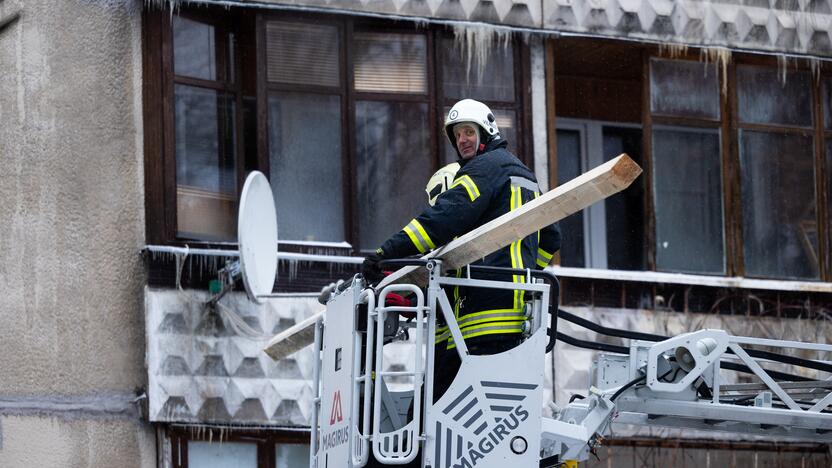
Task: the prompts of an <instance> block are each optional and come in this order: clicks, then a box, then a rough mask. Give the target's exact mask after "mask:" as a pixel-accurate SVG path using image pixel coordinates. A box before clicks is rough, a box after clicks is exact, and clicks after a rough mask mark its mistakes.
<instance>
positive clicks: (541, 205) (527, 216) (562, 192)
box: [265, 154, 641, 359]
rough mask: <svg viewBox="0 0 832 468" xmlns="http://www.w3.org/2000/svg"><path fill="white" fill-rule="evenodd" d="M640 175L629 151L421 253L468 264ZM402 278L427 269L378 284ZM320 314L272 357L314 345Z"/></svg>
mask: <svg viewBox="0 0 832 468" xmlns="http://www.w3.org/2000/svg"><path fill="white" fill-rule="evenodd" d="M639 174H641V168H640V167H639V165H638V164H636V163H635V161H633V160H632V159H630V157H629V156H627V155H626V154H622V155H620V156H618V157H617V158H615V159H612V160H611V161H608V162H606V163H604V164H602V165H600V166H598V167H596V168H595V169H592V170H591V171H589V172H586V173H584V174H582V175H580V176H578V177H576V178H574V179H572V180H571V181H569V182H567V183H565V184H563V185H561V186H560V187H558V188H556V189H554V190H551V191H549V192H547V193H545V194H543V195H541V196H540V197H538V198H536V199H535V200H532V201H531V202H529V203H527V204H525V205H523V206H522V207H520V208H518V209H516V210H514V211H512V212H510V213H506V214H504V215H502V216H500V217H499V218H496V219H494V220H492V221H490V222H488V223H486V224H483V225H482V226H480V227H478V228H476V229H474V230H473V231H471V232H469V233H468V234H465V235H463V236H461V237H459V238H457V239H456V240H453V241H451V242H450V243H448V244H447V245H445V246H444V247H440V248H439V249H436V250H434V251H433V252H431V253H429V254H427V255H425V256H424V257H422V258H426V259H427V258H440V259H442V261H443V266H444V267H445V268H446V269H452V268H459V267H462V266H465V265H468V264H469V263H471V262H473V261H476V260H478V259H480V258H482V257H485V256H486V255H488V254H490V253H492V252H494V251H496V250H498V249H500V248H502V247H505V246H506V245H509V244H511V243H512V242H514V241H515V240H517V239H520V238H523V237H526V236H528V235H531V234H532V233H534V232H537V231H539V230H540V229H542V228H544V227H546V226H548V225H550V224H552V223H555V222H558V221H560V220H561V219H563V218H565V217H567V216H569V215H571V214H573V213H576V212H578V211H580V210H582V209H584V208H586V207H588V206H590V205H592V204H593V203H596V202H598V201H601V200H603V199H605V198H607V197H609V196H610V195H613V194H615V193H617V192H620V191H622V190H624V189H625V188H627V187H628V186H629V185H630V184H631V183H632V182H633V181H634V180H635V179H636V177H638V175H639ZM399 282H406V283H413V284H418V285H421V286H423V285H425V284H426V277H425V270H424V268H420V267H404V268H401V269H399V270H398V271H396V272H394V273H393V274H392V275H390V276H388V277H386V278H385V279H384V280H383V281H381V282H380V283H379V284H378V286H377V289H381V288H383V287H385V286H387V285H389V284H393V283H399ZM321 315H322V314H317V315H313V316H312V317H309V318H308V319H306V320H304V321H303V322H300V323H298V324H297V325H295V326H294V327H292V328H289V329H287V330H285V331H283V332H282V333H280V334H279V335H277V336H275V337H274V338H273V339H272V340H271V341H270V342H269V344H268V345H266V349H265V351H266V353H267V354H268V355H269V356H272V358H274V359H280V358H282V357H285V356H288V355H289V354H291V353H293V352H295V351H297V350H299V349H301V348H303V347H304V346H307V345H309V344H311V343H312V342H313V341H314V337H315V334H314V331H315V327H314V325H315V322H316V321H317V320H318V319H319V318H320V316H321Z"/></svg>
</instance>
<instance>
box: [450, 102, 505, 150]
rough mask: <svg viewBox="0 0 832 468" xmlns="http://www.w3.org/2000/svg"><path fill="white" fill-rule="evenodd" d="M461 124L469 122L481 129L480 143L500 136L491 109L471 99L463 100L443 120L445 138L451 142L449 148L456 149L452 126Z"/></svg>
mask: <svg viewBox="0 0 832 468" xmlns="http://www.w3.org/2000/svg"><path fill="white" fill-rule="evenodd" d="M462 122H470V123H473V124H476V125H477V126H479V127H480V129H482V132H483V134H482V136H483V138H481V140H482V142H483V143H485V142H487V141H490V140H491V139H493V138H494V137H495V136H499V135H500V129H499V128H497V119H496V118H494V114H493V113H492V112H491V109H489V108H488V106H486V105H485V104H483V103H481V102H479V101H475V100H473V99H463V100H461V101H459V102H457V103H456V104H454V106H453V107H451V110H450V112H448V117H447V118H446V119H445V136H446V137H448V141H450V142H451V146H453V147H454V148H456V139H455V138H454V126H455V125H456V124H459V123H462Z"/></svg>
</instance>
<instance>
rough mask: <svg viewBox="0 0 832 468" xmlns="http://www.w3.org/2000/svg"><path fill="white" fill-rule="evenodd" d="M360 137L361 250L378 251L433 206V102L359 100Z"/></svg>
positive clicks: (357, 184) (358, 174)
mask: <svg viewBox="0 0 832 468" xmlns="http://www.w3.org/2000/svg"><path fill="white" fill-rule="evenodd" d="M355 125H356V128H355V139H356V160H357V169H358V171H357V174H356V176H357V180H356V182H357V183H356V186H357V190H358V203H357V204H358V226H359V238H360V239H361V245H360V248H361V249H362V250H374V249H375V248H377V247H378V246H379V245H381V243H382V242H384V241H385V240H386V239H387V238H388V237H389V236H391V235H393V234H394V233H395V232H396V231H397V230H399V229H401V228H402V226H404V225H406V224H407V223H408V222H409V221H410V219H411V218H412V217H413V216H414V215H416V214H418V213H420V212H421V211H422V210H424V209H425V208H426V207H427V196H426V195H425V190H424V189H425V183H426V182H427V180H428V178H429V177H430V175H431V168H432V164H431V161H432V157H431V154H430V151H429V150H428V148H429V142H430V133H429V130H428V106H427V104H413V103H393V102H377V101H359V102H357V103H356V106H355Z"/></svg>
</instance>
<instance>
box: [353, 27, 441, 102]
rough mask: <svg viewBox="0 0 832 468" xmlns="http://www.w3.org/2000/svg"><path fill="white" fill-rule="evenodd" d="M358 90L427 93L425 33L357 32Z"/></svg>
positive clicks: (356, 79)
mask: <svg viewBox="0 0 832 468" xmlns="http://www.w3.org/2000/svg"><path fill="white" fill-rule="evenodd" d="M353 45H354V46H355V55H354V57H353V60H354V63H355V65H354V66H355V69H354V73H355V75H354V82H355V90H356V91H364V92H371V93H409V94H427V92H428V80H427V74H428V72H427V41H426V40H425V36H424V35H421V34H388V33H367V32H365V33H355V35H354V36H353Z"/></svg>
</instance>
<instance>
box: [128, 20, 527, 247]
mask: <svg viewBox="0 0 832 468" xmlns="http://www.w3.org/2000/svg"><path fill="white" fill-rule="evenodd" d="M176 14H177V15H181V16H184V17H187V18H189V19H194V20H196V21H200V22H204V23H210V24H212V25H218V26H219V27H220V28H221V30H227V31H234V32H235V37H237V38H238V40H237V41H236V42H237V43H239V42H240V41H241V39H240V38H241V37H242V36H241V32H242V31H241V30H240V29H238V26H237V24H238V23H240V21H235V20H239V19H240V18H242V19H243V23H245V24H253V25H255V27H254V30H255V31H254V32H253V33H252V36H253V39H250V40H253V41H254V44H255V45H254V53H255V58H256V59H255V61H256V83H255V84H254V86H253V87H254V88H255V89H256V92H255V94H256V96H254V98H255V101H256V103H257V111H256V116H257V124H256V125H257V137H256V146H257V148H256V152H254V154H255V156H254V157H251V156H248V155H247V153H246V146H245V137H244V135H243V132H244V130H245V126H244V125H245V123H246V122H245V121H244V118H243V114H244V102H243V101H244V99H247V98H248V97H249V91H246V89H245V88H246V84H245V82H244V81H245V80H246V79H247V77H246V76H245V75H244V71H245V70H244V66H246V64H244V63H243V59H242V58H241V56H242V55H243V54H242V53H241V52H240V51H239V49H238V50H237V51H235V54H234V57H235V64H234V73H235V77H236V79H235V80H234V83H233V85H231V84H227V83H223V84H216V83H208V82H206V81H205V80H198V79H193V78H187V77H178V76H175V75H174V74H173V44H172V29H171V28H172V24H171V18H172V17H171V12H170V11H169V10H167V9H157V8H152V7H145V9H144V14H143V16H142V34H143V36H142V40H143V43H144V44H145V45H146V46H145V47H144V48H143V70H144V80H143V107H144V116H145V118H144V122H145V128H144V130H145V131H144V146H145V151H144V152H145V189H146V216H145V224H146V239H147V242H148V243H151V244H173V245H182V244H185V243H187V244H188V245H190V246H199V247H216V248H233V244H232V245H229V244H228V243H217V242H211V241H206V240H199V239H197V240H193V239H183V238H178V237H177V232H176V226H177V220H176V155H175V143H174V139H175V127H174V121H173V120H174V109H173V106H174V100H173V90H174V86H175V84H186V85H196V86H201V87H208V88H211V89H214V88H218V89H219V88H222V89H221V90H223V91H226V92H233V93H234V96H235V103H236V104H235V106H236V116H235V125H236V126H237V142H236V147H235V149H236V151H237V164H236V168H237V172H238V174H237V192H238V193H237V196H238V197H239V191H240V190H241V189H242V182H243V177H244V175H245V173H246V171H248V170H252V169H258V170H261V171H263V172H264V173H266V174H269V146H268V145H269V141H268V106H267V101H268V94H269V92H270V91H296V92H313V93H314V92H321V93H325V94H329V95H338V96H340V99H341V128H342V130H343V131H342V135H341V142H342V148H343V149H342V158H343V163H344V164H343V171H344V172H343V183H342V190H343V194H344V208H345V210H346V213H345V217H344V218H345V221H344V224H345V226H344V229H345V231H344V232H345V237H346V239H344V240H345V241H346V242H348V243H350V244H351V245H352V246H353V248H352V250H353V252H356V253H357V252H358V251H359V247H358V246H359V245H360V239H359V234H358V231H359V226H358V219H357V216H356V214H357V213H358V207H357V197H356V196H355V195H354V192H355V187H354V184H355V176H356V170H357V168H356V165H357V161H356V141H355V135H354V128H355V103H356V102H357V101H358V100H377V101H385V102H424V103H426V104H427V105H428V119H429V120H430V122H435V124H431V123H429V124H428V127H427V130H428V132H429V138H430V140H429V147H428V148H426V150H428V151H431V152H432V154H431V158H430V162H431V164H432V167H431V168H430V169H431V172H433V171H435V170H436V169H438V168H439V166H440V163H441V161H442V154H441V149H442V146H441V145H442V141H443V138H444V135H443V134H442V129H441V127H442V125H441V120H442V118H443V117H444V109H443V106H445V105H452V104H453V102H446V101H449V100H443V99H442V98H441V96H442V94H441V92H440V90H441V86H442V83H441V73H440V71H439V70H438V66H439V65H438V62H437V59H438V55H437V54H438V53H439V52H438V50H437V43H438V38H440V37H448V36H450V34H451V32H450V30H448V29H447V28H445V27H442V26H429V27H416V26H414V25H413V24H412V23H402V22H398V23H397V22H393V21H391V20H384V19H373V18H358V17H351V16H343V15H340V16H339V15H329V14H319V13H303V12H291V13H289V12H279V13H277V12H273V11H266V10H259V11H258V10H252V9H245V8H241V9H231V10H226V9H217V8H212V7H207V8H199V9H196V8H181V9H180V10H178V11H177V12H176ZM269 19H280V20H285V21H299V22H302V21H304V20H306V21H309V20H312V21H314V22H318V23H325V24H332V25H335V26H337V27H338V28H339V40H340V41H341V43H340V47H341V50H340V52H339V53H340V60H341V64H340V75H341V85H340V86H339V87H338V88H337V89H335V88H332V89H330V88H327V89H323V88H319V87H315V86H295V85H281V84H276V83H268V82H267V81H266V63H265V59H266V56H265V54H266V42H265V22H266V21H268V20H269ZM218 31H219V30H218ZM355 31H368V32H394V33H405V34H421V35H424V36H425V37H426V45H427V50H426V52H427V54H426V60H427V63H426V67H427V69H426V70H427V87H428V89H427V94H426V95H413V94H404V93H367V92H361V91H355V90H354V89H353V76H352V75H353V53H354V52H353V45H352V37H353V33H354V32H355ZM511 40H512V45H513V50H514V54H515V56H514V60H515V64H519V66H515V77H514V79H515V83H514V88H515V89H514V92H515V100H514V102H513V103H499V102H494V103H490V102H489V103H488V104H490V105H493V106H494V108H495V109H502V110H510V111H513V112H514V113H515V115H516V125H517V135H518V141H517V142H515V144H516V147H515V149H514V151H513V152H514V153H515V154H517V156H518V157H519V158H520V159H521V160H522V161H523V162H525V163H526V164H527V165H529V166H530V167H531V163H532V160H533V158H532V155H531V148H532V145H531V143H530V142H531V135H530V132H531V128H532V127H531V112H530V111H531V87H530V75H531V71H530V58H529V57H530V54H529V50H528V45H527V44H524V43H523V41H522V40H521V39H520V38H512V39H511ZM223 56H225V54H223ZM219 58H220V57H219V56H218V60H219ZM220 65H221V64H220V63H218V64H217V70H218V71H219V70H221V68H220ZM224 69H225V68H222V70H224ZM281 243H286V244H292V241H291V240H286V241H281Z"/></svg>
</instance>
